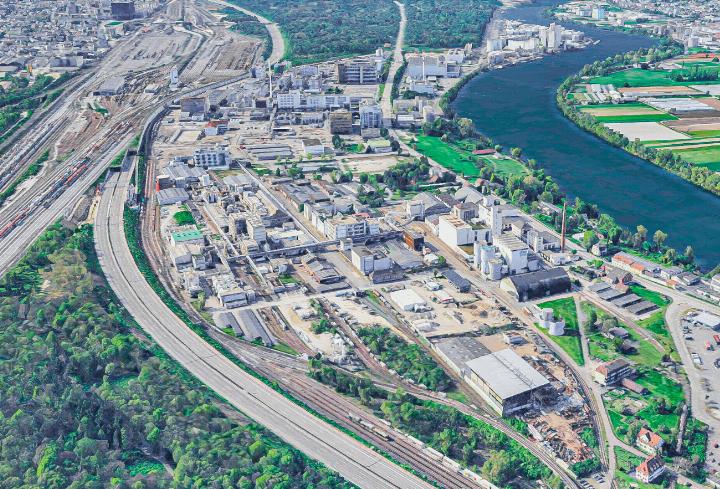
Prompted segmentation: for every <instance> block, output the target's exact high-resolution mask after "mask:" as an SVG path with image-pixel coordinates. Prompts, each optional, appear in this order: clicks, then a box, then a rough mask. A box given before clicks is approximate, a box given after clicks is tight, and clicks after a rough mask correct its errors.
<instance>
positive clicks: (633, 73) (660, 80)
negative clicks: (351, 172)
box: [590, 63, 720, 87]
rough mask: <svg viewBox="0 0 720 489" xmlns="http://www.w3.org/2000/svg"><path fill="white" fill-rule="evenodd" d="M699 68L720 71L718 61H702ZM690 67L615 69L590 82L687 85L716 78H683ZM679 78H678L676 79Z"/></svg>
mask: <svg viewBox="0 0 720 489" xmlns="http://www.w3.org/2000/svg"><path fill="white" fill-rule="evenodd" d="M701 66H702V67H701V68H700V69H703V70H709V71H712V72H715V73H717V72H720V63H702V65H701ZM690 70H691V68H687V67H686V68H680V69H674V70H643V69H641V68H629V69H626V70H622V71H616V72H615V73H611V74H609V75H605V76H598V77H595V78H592V79H591V80H590V83H597V84H601V85H615V86H616V87H646V86H683V87H684V86H687V85H688V84H689V83H692V84H693V85H714V84H716V83H718V80H717V79H715V80H692V81H688V80H686V79H684V78H683V76H687V75H688V74H689V73H690ZM677 78H679V79H677Z"/></svg>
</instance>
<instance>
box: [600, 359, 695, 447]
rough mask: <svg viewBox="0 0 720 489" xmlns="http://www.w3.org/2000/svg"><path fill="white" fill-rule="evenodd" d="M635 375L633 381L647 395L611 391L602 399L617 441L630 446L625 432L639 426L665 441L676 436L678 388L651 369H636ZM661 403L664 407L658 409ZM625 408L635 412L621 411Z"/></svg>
mask: <svg viewBox="0 0 720 489" xmlns="http://www.w3.org/2000/svg"><path fill="white" fill-rule="evenodd" d="M637 371H638V377H637V378H636V379H635V381H636V382H637V383H638V384H640V385H642V386H643V387H645V388H646V389H647V390H648V391H649V393H648V394H644V395H639V394H635V393H632V392H629V391H625V392H622V393H618V392H615V391H611V392H610V393H609V394H607V395H606V396H609V398H606V399H605V404H606V409H607V410H608V416H609V417H610V423H611V424H612V427H613V431H614V432H615V434H616V435H617V436H618V438H621V439H625V441H626V442H628V443H631V442H632V440H628V439H627V436H626V435H627V432H628V429H629V427H630V425H631V424H634V423H637V422H641V423H642V424H644V425H647V426H649V427H650V429H651V430H653V431H655V432H656V433H658V434H660V435H661V436H662V437H663V438H665V439H666V441H667V440H668V437H669V436H672V434H673V433H676V432H677V429H678V424H679V422H680V416H679V414H677V413H678V411H679V406H680V405H681V404H682V402H683V401H684V393H683V390H682V386H681V385H680V384H679V383H677V382H675V381H674V380H672V379H670V378H668V377H667V376H665V374H663V373H660V372H657V371H655V370H654V369H651V368H647V367H642V366H639V367H638V369H637ZM661 400H662V401H664V405H665V407H664V408H662V409H661V408H659V406H660V404H661V403H660V401H661ZM628 406H631V407H634V408H636V409H637V411H636V412H634V413H633V412H632V411H631V412H627V411H625V409H627V408H628ZM624 413H627V414H624Z"/></svg>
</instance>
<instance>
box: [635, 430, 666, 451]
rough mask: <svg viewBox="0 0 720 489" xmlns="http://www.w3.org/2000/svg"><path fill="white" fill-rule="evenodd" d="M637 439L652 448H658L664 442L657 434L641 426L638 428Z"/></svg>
mask: <svg viewBox="0 0 720 489" xmlns="http://www.w3.org/2000/svg"><path fill="white" fill-rule="evenodd" d="M638 440H639V441H642V442H643V443H644V444H645V445H648V446H650V447H653V448H658V447H659V446H661V445H662V444H663V443H664V442H665V441H664V440H663V439H662V438H660V436H659V435H657V434H656V433H653V432H652V431H650V430H649V429H647V428H642V429H641V430H640V432H639V433H638Z"/></svg>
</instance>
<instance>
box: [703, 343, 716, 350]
mask: <svg viewBox="0 0 720 489" xmlns="http://www.w3.org/2000/svg"><path fill="white" fill-rule="evenodd" d="M705 349H706V350H714V349H715V348H714V347H713V345H712V343H710V342H709V341H706V342H705Z"/></svg>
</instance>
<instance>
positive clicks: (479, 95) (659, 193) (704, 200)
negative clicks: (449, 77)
mask: <svg viewBox="0 0 720 489" xmlns="http://www.w3.org/2000/svg"><path fill="white" fill-rule="evenodd" d="M557 3H558V2H557V0H536V2H535V3H533V4H525V5H521V6H519V7H515V8H511V9H508V10H505V11H502V12H500V13H499V14H498V16H499V18H507V19H515V20H521V21H523V22H528V23H533V24H546V25H547V24H549V23H550V22H552V21H553V20H552V18H551V17H549V16H548V15H547V14H546V13H545V11H546V10H547V9H548V8H549V7H551V6H553V5H557ZM562 24H563V25H564V26H566V27H567V28H571V29H577V30H580V31H583V32H585V33H586V35H588V36H590V37H592V38H593V39H597V40H600V43H599V44H597V45H594V46H590V47H588V48H587V49H584V50H581V51H573V52H568V53H562V54H559V55H555V56H547V57H545V58H543V59H541V60H537V61H534V62H530V63H524V64H520V65H516V66H512V67H508V68H503V69H501V70H495V71H490V72H487V73H482V74H480V75H478V76H476V77H475V78H474V79H473V80H471V81H470V82H469V83H468V84H467V85H466V86H465V87H464V88H463V89H462V90H461V91H460V93H459V94H458V97H457V98H456V100H455V101H454V102H453V107H454V109H455V110H456V111H457V113H458V114H459V115H460V116H463V117H469V118H471V119H472V120H473V121H474V122H475V126H476V127H477V129H478V130H479V131H480V132H481V133H483V134H485V135H486V136H488V137H490V138H492V139H493V141H495V142H496V143H498V144H501V145H502V146H503V147H505V148H510V147H520V148H522V149H523V153H524V155H525V156H526V157H527V158H534V159H535V160H537V161H538V163H539V164H540V166H541V167H542V168H545V169H546V171H547V173H548V174H549V175H551V176H552V177H553V178H554V179H555V181H556V182H557V183H558V184H559V185H560V187H561V188H562V190H563V191H565V192H567V193H568V194H569V195H570V196H572V197H575V196H578V197H580V198H581V199H583V200H585V201H588V202H591V203H595V204H597V205H598V206H599V207H600V210H601V211H602V212H605V213H607V214H610V215H611V216H613V217H614V218H615V219H616V220H617V221H618V222H619V223H621V224H622V225H624V226H627V227H629V228H631V229H632V230H633V231H634V228H635V226H637V225H638V224H643V225H644V226H646V227H647V228H648V229H649V235H650V236H652V233H653V232H654V231H655V230H656V229H662V230H663V231H664V232H666V233H668V243H667V244H668V245H670V246H673V247H675V248H676V249H677V250H678V252H683V251H684V249H685V246H687V245H692V247H693V249H694V250H695V255H696V257H697V260H698V263H699V264H700V265H701V266H702V267H703V268H708V267H713V266H715V265H716V264H718V263H720V198H718V197H716V196H714V195H712V194H709V193H708V192H705V191H703V190H701V189H700V188H698V187H696V186H694V185H692V184H691V183H689V182H687V181H685V180H683V179H681V178H679V177H677V176H675V175H673V174H671V173H668V172H666V171H664V170H662V169H661V168H659V167H657V166H655V165H653V164H652V163H649V162H647V161H644V160H642V159H640V158H636V157H634V156H632V155H630V154H628V153H626V152H625V151H623V150H621V149H618V148H614V147H612V146H611V145H609V144H607V143H606V142H604V141H603V140H601V139H599V138H597V137H596V136H594V135H591V134H589V133H586V132H584V131H582V130H581V129H579V128H578V127H577V126H575V124H573V123H572V122H571V121H569V120H568V119H566V118H565V117H564V116H563V115H562V113H561V112H560V110H559V109H558V108H557V105H556V103H555V90H556V89H557V87H558V86H559V85H560V83H562V81H563V80H564V79H565V78H567V77H568V76H569V75H571V74H573V73H576V72H578V71H579V70H580V69H581V68H582V67H583V65H585V64H587V63H592V62H593V61H595V60H603V59H605V58H607V57H608V56H613V55H615V54H617V53H624V52H627V51H631V50H635V49H638V48H640V47H650V46H652V45H653V43H654V41H653V39H651V38H650V37H646V36H639V35H630V34H625V33H622V32H615V31H609V30H602V29H598V28H595V27H593V26H586V25H581V24H574V23H569V22H563V23H562Z"/></svg>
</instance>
